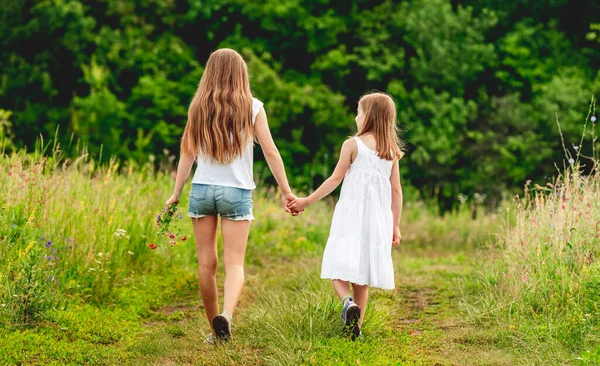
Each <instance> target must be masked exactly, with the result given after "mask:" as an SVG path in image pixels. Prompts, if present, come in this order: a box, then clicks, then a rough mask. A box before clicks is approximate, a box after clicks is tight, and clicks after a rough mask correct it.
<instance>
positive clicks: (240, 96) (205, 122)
mask: <svg viewBox="0 0 600 366" xmlns="http://www.w3.org/2000/svg"><path fill="white" fill-rule="evenodd" d="M253 135H254V131H253V124H252V92H251V91H250V81H249V77H248V68H247V66H246V62H245V61H244V59H243V58H242V56H240V54H239V53H237V52H236V51H234V50H232V49H229V48H222V49H219V50H217V51H215V52H213V53H212V54H211V55H210V57H209V58H208V61H207V62H206V66H205V68H204V73H203V74H202V78H201V79H200V83H199V85H198V90H196V94H195V95H194V98H193V99H192V102H191V103H190V108H189V110H188V120H187V124H186V126H185V131H184V132H183V137H182V140H181V152H182V153H183V154H191V155H197V154H199V153H200V154H201V155H203V156H204V157H205V158H207V159H208V160H210V161H213V162H216V163H221V164H228V163H231V162H232V161H233V160H235V159H236V158H239V157H240V156H241V155H242V152H243V151H244V148H245V147H246V146H247V144H249V143H251V142H252V138H253Z"/></svg>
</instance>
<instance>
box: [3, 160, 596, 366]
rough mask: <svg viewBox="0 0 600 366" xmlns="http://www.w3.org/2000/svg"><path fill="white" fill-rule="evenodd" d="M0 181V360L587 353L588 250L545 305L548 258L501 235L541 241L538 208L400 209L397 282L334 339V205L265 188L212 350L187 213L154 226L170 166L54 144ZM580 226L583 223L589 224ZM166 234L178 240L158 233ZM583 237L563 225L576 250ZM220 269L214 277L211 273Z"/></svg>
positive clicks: (522, 358)
mask: <svg viewBox="0 0 600 366" xmlns="http://www.w3.org/2000/svg"><path fill="white" fill-rule="evenodd" d="M0 184H1V185H2V187H3V188H4V189H3V190H2V191H1V192H0V199H1V201H0V202H2V211H1V212H0V291H1V292H0V305H1V307H2V308H1V311H2V312H1V314H2V315H1V318H0V319H1V320H2V325H1V326H0V363H1V364H43V365H46V364H56V365H64V364H99V365H113V364H119V365H120V364H133V365H139V364H152V365H175V364H198V365H205V364H206V365H230V364H242V365H257V364H268V365H280V364H281V365H296V364H317V365H328V364H340V363H346V364H347V363H351V364H367V365H383V364H395V365H397V364H409V365H410V364H423V365H435V364H438V365H515V364H571V363H580V362H581V363H590V364H593V363H594V362H595V361H596V360H598V358H597V355H598V353H599V352H600V351H598V349H595V348H594V344H595V343H594V342H596V341H597V338H595V334H597V333H596V331H597V324H598V323H597V320H595V319H597V315H598V312H597V305H593V304H594V299H597V297H593V296H598V293H599V291H598V287H597V286H598V282H597V279H598V278H600V276H597V273H598V270H597V268H598V266H597V265H596V264H595V263H596V262H595V261H590V260H589V258H590V253H595V252H594V250H595V248H596V247H597V244H595V246H593V245H592V244H590V245H589V246H588V247H586V248H587V249H586V250H585V251H578V252H577V253H578V254H577V256H575V257H573V258H577V259H581V260H583V262H581V263H579V262H577V263H579V264H578V265H577V266H574V265H571V264H569V263H571V262H569V263H566V262H565V263H563V262H560V261H561V260H562V259H560V258H558V259H556V261H557V262H556V263H557V264H556V266H558V267H560V266H562V265H565V266H568V265H571V267H567V268H566V269H565V272H564V273H562V274H561V276H560V277H558V278H554V279H553V280H554V281H556V283H560V284H563V285H564V286H566V287H556V288H555V287H552V288H555V289H556V291H559V290H560V291H563V292H559V293H560V294H562V295H564V298H563V297H561V298H560V299H557V300H555V303H553V304H556V306H557V307H556V308H553V309H548V307H544V306H540V304H539V303H540V302H541V301H551V299H552V297H551V294H550V293H548V296H550V297H549V298H540V299H538V296H540V294H542V293H543V294H545V292H544V291H549V290H548V289H549V288H550V287H548V286H544V287H542V286H540V285H539V284H540V283H542V280H538V278H537V277H536V276H538V275H540V276H541V273H545V272H543V271H541V270H539V271H538V270H537V269H539V268H545V267H544V266H545V265H546V263H548V261H546V262H544V258H550V257H551V256H545V257H544V256H542V257H540V254H539V253H540V252H539V251H540V248H541V247H540V246H532V248H534V249H533V250H531V251H525V252H524V249H523V248H529V246H525V247H519V246H518V245H516V244H514V243H513V241H510V240H507V238H514V237H519V238H524V237H525V235H526V234H525V233H530V234H527V235H532V237H533V235H535V234H536V233H537V235H538V236H537V237H538V238H539V237H540V235H542V233H541V232H532V231H531V230H529V229H528V228H527V227H526V226H525V225H524V222H525V221H526V219H529V218H530V215H531V212H533V211H532V210H534V211H535V210H538V209H540V208H539V207H541V206H540V205H539V204H538V205H537V206H536V205H534V204H533V203H531V204H528V205H523V206H522V207H521V209H520V210H514V209H513V210H512V211H511V213H509V214H504V213H502V214H489V215H480V217H479V218H478V219H477V220H472V219H471V217H470V213H469V212H468V210H467V209H466V208H465V209H464V210H460V211H459V212H457V213H455V214H453V215H447V216H445V217H443V218H440V217H438V216H436V215H434V214H432V213H431V212H432V210H431V209H429V208H427V207H425V206H423V205H422V204H419V203H413V202H407V203H406V208H405V213H404V217H403V220H404V223H403V226H402V231H403V235H404V238H403V242H402V244H401V247H400V248H398V249H394V252H393V255H394V263H395V269H396V290H394V291H378V290H373V291H372V292H371V298H370V304H369V307H368V309H367V315H366V319H365V323H364V327H363V328H364V337H363V338H362V339H360V340H359V341H356V342H352V341H350V340H349V339H347V338H346V337H344V336H343V335H342V334H341V332H340V331H341V320H340V318H339V313H340V311H341V306H340V304H339V303H338V301H337V300H336V299H335V297H334V293H333V290H332V288H331V284H330V282H328V281H324V280H321V279H320V278H319V271H320V258H321V254H322V251H323V247H324V244H325V241H326V238H327V235H328V227H329V223H330V220H331V213H332V202H331V201H330V202H324V203H322V204H319V205H316V206H315V207H311V210H310V211H308V212H307V213H305V214H304V215H302V216H300V217H298V218H293V217H290V216H288V215H287V214H285V213H284V212H283V210H281V209H280V208H279V207H278V206H277V200H276V192H274V191H273V190H269V189H266V188H264V187H262V188H259V189H258V190H257V192H256V195H255V216H256V218H257V220H256V222H255V223H254V224H253V228H252V231H251V237H250V241H249V245H248V253H247V260H246V263H247V266H246V273H247V275H246V279H247V280H246V287H245V289H244V292H243V295H242V298H241V302H240V306H239V311H238V312H237V313H236V315H235V318H234V329H235V330H234V341H233V342H231V343H230V344H227V345H222V346H219V347H213V346H209V345H206V344H203V343H202V341H203V340H204V337H205V336H206V334H208V332H209V327H208V323H207V322H206V320H205V319H204V316H203V312H202V306H201V304H200V301H199V295H198V283H197V267H196V255H195V247H194V243H193V236H192V230H191V223H190V221H189V220H188V219H187V218H185V217H184V219H182V220H179V219H178V217H177V214H176V215H175V216H174V217H175V220H174V225H172V227H171V228H169V230H166V231H165V228H164V226H163V229H162V230H161V228H159V227H158V226H157V225H156V216H157V215H158V214H159V213H161V212H160V210H161V208H162V203H163V202H164V200H165V198H166V196H167V195H168V193H169V192H170V190H171V189H172V180H171V178H170V177H169V176H167V175H165V174H162V173H157V172H154V171H153V170H152V169H151V168H150V167H141V168H140V167H137V168H135V169H134V168H130V167H128V166H119V165H117V164H115V163H113V164H109V165H108V166H104V167H99V166H97V165H95V164H94V162H93V161H91V160H88V159H86V158H84V157H82V158H81V159H78V160H76V161H66V160H64V159H62V158H61V157H60V154H59V153H58V152H55V153H54V154H53V155H51V156H46V157H43V156H41V155H40V154H30V155H25V154H13V155H11V156H4V157H2V158H1V160H0ZM593 189H596V188H595V186H593V187H591V186H590V187H587V188H585V190H586V191H585V192H591V191H593ZM594 192H596V191H594ZM594 194H595V193H594ZM594 199H596V198H595V196H593V195H591V196H590V197H589V202H592V204H594V203H593V200H594ZM549 200H551V198H549ZM552 202H553V201H552ZM577 202H578V203H577V204H576V207H580V206H579V204H582V205H585V204H586V203H588V201H586V202H583V201H582V202H579V201H577ZM595 202H597V201H595ZM181 206H182V207H184V208H185V206H186V202H185V201H184V202H182V205H181ZM525 206H527V207H525ZM511 207H512V206H511ZM594 207H595V210H596V211H597V203H595V204H594ZM513 208H514V207H513ZM559 208H560V206H559ZM510 209H511V208H509V210H510ZM596 211H594V213H595V212H596ZM536 212H537V211H536ZM573 217H575V218H574V220H575V219H576V216H573ZM508 218H510V220H508ZM523 220H525V221H523ZM544 220H547V221H544V222H546V223H548V222H550V221H552V222H556V220H555V218H552V220H551V219H550V216H548V218H547V219H544ZM548 220H550V221H548ZM585 220H587V219H584V218H580V222H582V225H584V224H583V222H584V221H585ZM508 221H510V222H512V224H509V222H508ZM595 222H596V221H595ZM567 223H570V221H568V222H567ZM540 225H541V224H540ZM565 225H566V224H565ZM541 226H543V225H541ZM561 227H562V226H561ZM171 229H172V230H171ZM515 230H517V231H515ZM519 230H520V231H519ZM561 230H562V229H561ZM578 230H579V229H578ZM595 230H597V229H595ZM170 232H172V233H173V234H174V239H171V238H169V237H165V233H166V234H167V235H168V234H169V233H170ZM567 232H572V231H569V230H567ZM517 233H518V235H519V236H515V235H517ZM562 234H564V233H563V232H562V231H561V235H562ZM582 235H583V234H582ZM184 238H185V239H186V240H184ZM578 238H579V237H577V236H576V235H571V237H570V242H571V247H574V246H576V245H577V244H578V243H580V241H579V239H578ZM581 238H584V236H581ZM585 238H587V237H585ZM524 240H530V238H529V237H527V239H524ZM581 240H583V239H581ZM586 240H587V239H586ZM517 243H520V241H517ZM540 243H541V244H540V245H542V246H543V242H542V241H540ZM590 243H597V241H593V242H590ZM150 244H154V245H156V246H157V247H158V248H157V249H155V250H152V249H151V248H150ZM219 244H220V243H219ZM564 247H565V246H564V245H563V246H560V248H562V249H564ZM511 248H512V249H511ZM514 248H519V250H520V251H515V249H514ZM553 250H554V249H553ZM557 250H558V249H557ZM555 254H556V253H555ZM561 258H562V257H561ZM565 258H566V257H565ZM568 258H572V257H571V256H569V257H568ZM586 259H587V264H586V262H585V261H586ZM565 260H566V259H565ZM559 262H560V263H559ZM542 263H544V264H543V265H542ZM553 263H554V262H553ZM582 263H583V264H582ZM591 264H593V266H592V265H591ZM525 267H526V271H527V272H526V274H527V276H528V277H527V279H528V281H532V282H528V281H523V280H522V274H521V272H519V275H518V277H515V276H513V277H510V276H508V277H507V274H510V273H512V272H511V271H513V270H516V269H519V270H522V269H523V268H525ZM560 268H562V267H560ZM586 268H587V269H586ZM583 273H586V275H585V276H584V275H583ZM218 276H219V277H218V278H219V282H220V283H221V284H222V279H223V273H222V271H221V272H219V275H218ZM594 276H595V277H594ZM515 278H516V279H517V280H518V281H517V280H515ZM534 278H535V282H533V281H534ZM594 281H596V282H594ZM523 283H525V284H528V285H526V286H524V285H523ZM531 284H537V286H532V285H531ZM519 286H520V287H519ZM577 286H579V287H577ZM567 288H568V289H572V290H573V291H571V292H565V291H566V290H565V289H567ZM575 289H577V291H575ZM562 295H561V296H562ZM507 299H511V300H510V301H509V300H507ZM536 301H537V302H536ZM595 303H597V301H596V302H595ZM581 304H583V305H581ZM575 305H577V306H575ZM579 305H581V306H579ZM584 305H585V306H588V307H585V308H583V307H582V306H584ZM536 306H537V307H536ZM594 306H596V307H595V308H594ZM544 309H545V310H544ZM594 309H595V310H594ZM550 310H553V311H554V310H556V312H554V313H552V312H551V311H550ZM544 311H546V312H544ZM560 311H562V313H561V312H560ZM594 311H595V313H594ZM579 313H581V317H582V318H581V319H583V320H581V319H580V320H579V322H575V323H573V324H575V325H574V327H576V328H573V329H571V328H568V324H571V323H568V322H569V321H570V320H569V319H570V318H569V317H572V316H573V314H579ZM533 314H538V315H537V317H536V315H533ZM561 314H562V315H561ZM585 314H589V315H585ZM559 315H560V316H559ZM563 315H564V316H563ZM551 316H552V317H551ZM590 318H591V319H592V320H590ZM578 319H579V318H577V319H575V320H578ZM544 325H545V327H544ZM561 326H562V327H561Z"/></svg>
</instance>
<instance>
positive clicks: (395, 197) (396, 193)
mask: <svg viewBox="0 0 600 366" xmlns="http://www.w3.org/2000/svg"><path fill="white" fill-rule="evenodd" d="M390 183H391V185H392V214H393V217H394V221H393V222H394V228H393V230H394V237H393V239H392V240H393V241H392V243H393V245H398V244H399V243H400V238H401V236H400V219H401V217H402V185H401V183H400V168H399V166H398V162H395V163H394V166H393V167H392V174H390Z"/></svg>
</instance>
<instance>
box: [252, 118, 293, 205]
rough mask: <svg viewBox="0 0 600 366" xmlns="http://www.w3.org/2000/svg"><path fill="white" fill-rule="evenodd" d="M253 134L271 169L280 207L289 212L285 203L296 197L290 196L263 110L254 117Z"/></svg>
mask: <svg viewBox="0 0 600 366" xmlns="http://www.w3.org/2000/svg"><path fill="white" fill-rule="evenodd" d="M254 133H255V134H256V138H257V139H258V143H259V144H260V147H261V148H262V151H263V154H264V156H265V159H266V160H267V164H268V165H269V169H271V173H273V176H274V177H275V180H276V181H277V184H278V185H279V188H280V189H281V195H282V205H283V207H284V209H285V210H286V211H288V212H289V209H288V208H287V203H288V202H290V201H291V200H293V199H295V198H296V196H294V195H293V194H292V190H291V188H290V185H289V183H288V180H287V176H286V174H285V167H284V166H283V159H281V154H279V150H278V149H277V146H275V142H274V141H273V136H271V131H270V130H269V123H268V121H267V114H266V113H265V109H264V108H261V110H260V112H259V113H258V115H257V116H256V123H255V124H254Z"/></svg>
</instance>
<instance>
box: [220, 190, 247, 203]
mask: <svg viewBox="0 0 600 366" xmlns="http://www.w3.org/2000/svg"><path fill="white" fill-rule="evenodd" d="M242 191H243V190H242V189H239V188H232V187H227V188H225V189H224V190H223V201H225V202H227V203H229V204H230V205H234V204H236V203H239V202H240V201H241V200H242Z"/></svg>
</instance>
